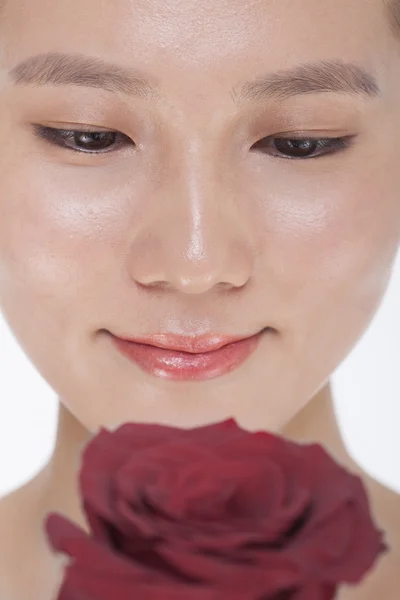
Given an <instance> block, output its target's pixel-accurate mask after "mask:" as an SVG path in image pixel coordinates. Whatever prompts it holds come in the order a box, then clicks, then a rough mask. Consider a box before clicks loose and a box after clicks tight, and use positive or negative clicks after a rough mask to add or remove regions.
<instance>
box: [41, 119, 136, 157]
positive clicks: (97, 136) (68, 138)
mask: <svg viewBox="0 0 400 600" xmlns="http://www.w3.org/2000/svg"><path fill="white" fill-rule="evenodd" d="M34 133H35V135H36V136H37V137H39V138H41V139H44V140H45V141H47V142H49V143H51V144H54V145H56V146H60V147H61V148H66V149H67V150H72V151H73V152H84V153H86V154H104V153H107V152H115V151H116V150H119V149H120V148H121V146H124V145H125V144H134V142H133V141H132V140H131V139H130V138H129V137H128V136H127V135H125V134H123V133H120V132H119V131H108V130H97V131H84V130H82V129H81V130H79V129H57V128H54V127H45V126H44V125H34Z"/></svg>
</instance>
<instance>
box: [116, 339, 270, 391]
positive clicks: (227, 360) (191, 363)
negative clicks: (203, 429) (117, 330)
mask: <svg viewBox="0 0 400 600" xmlns="http://www.w3.org/2000/svg"><path fill="white" fill-rule="evenodd" d="M264 332H265V330H263V331H262V332H260V333H258V334H256V335H254V336H252V337H249V338H246V339H244V340H240V341H238V342H233V343H231V344H227V345H226V346H223V347H222V348H219V349H218V350H213V351H211V352H204V353H200V354H190V353H188V352H178V351H176V350H166V349H164V348H158V347H156V346H151V345H147V344H139V343H135V342H127V341H126V340H122V339H120V338H117V337H115V336H112V338H113V341H114V343H115V345H116V347H117V348H118V350H119V351H120V352H121V353H122V354H123V355H124V356H126V357H127V358H129V359H130V360H132V361H133V362H135V363H136V364H137V365H138V366H139V367H140V368H141V369H143V371H146V372H147V373H150V374H151V375H154V376H156V377H161V378H163V379H170V380H173V381H193V380H204V379H213V378H214V377H220V376H221V375H224V374H226V373H229V372H230V371H233V370H234V369H236V368H238V367H239V366H240V365H241V364H243V363H244V362H245V361H246V360H247V359H248V358H249V357H250V356H251V355H252V354H253V353H254V352H255V350H256V349H257V347H258V345H259V343H260V340H261V337H262V335H263V333H264Z"/></svg>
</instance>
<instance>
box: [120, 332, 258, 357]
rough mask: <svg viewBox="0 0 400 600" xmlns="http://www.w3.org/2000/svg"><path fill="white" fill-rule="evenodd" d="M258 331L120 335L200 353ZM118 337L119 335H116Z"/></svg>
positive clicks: (123, 338)
mask: <svg viewBox="0 0 400 600" xmlns="http://www.w3.org/2000/svg"><path fill="white" fill-rule="evenodd" d="M258 333H260V332H257V333H255V334H250V335H240V336H228V335H221V334H217V333H215V334H205V335H200V336H184V335H176V334H171V333H166V334H163V333H157V334H154V335H150V336H146V337H136V338H125V337H120V339H121V340H124V341H126V342H134V343H136V344H148V345H151V346H156V347H158V348H165V349H166V350H176V351H180V352H189V353H191V354H200V353H203V352H212V351H213V350H218V349H219V348H222V347H223V346H226V345H227V344H232V343H233V342H239V341H241V340H244V339H247V338H249V337H253V336H254V335H257V334H258ZM118 337H119V336H118Z"/></svg>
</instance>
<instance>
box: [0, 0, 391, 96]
mask: <svg viewBox="0 0 400 600" xmlns="http://www.w3.org/2000/svg"><path fill="white" fill-rule="evenodd" d="M1 21H2V22H1V27H2V37H3V38H4V39H5V43H4V44H3V48H2V51H3V58H4V59H5V61H6V63H8V65H7V66H9V67H12V66H13V65H14V64H16V63H17V62H19V61H22V60H24V59H26V58H28V57H29V56H31V55H35V54H40V53H46V52H49V51H50V52H66V53H70V52H79V53H82V54H88V55H91V56H98V57H100V58H106V59H108V60H110V61H113V62H116V63H119V64H121V65H122V66H134V67H137V68H139V69H141V70H142V71H143V72H147V73H149V74H153V75H154V77H155V78H157V80H158V81H163V80H164V79H166V78H168V80H169V84H170V85H171V82H173V81H174V80H175V79H180V80H182V77H184V78H185V80H186V81H187V82H188V85H189V84H190V81H191V80H192V77H195V78H198V77H201V76H202V75H204V77H205V78H206V79H207V81H209V80H210V75H215V76H217V77H218V79H219V82H220V83H224V80H225V79H226V80H229V83H231V82H232V81H234V80H235V79H238V78H239V80H240V78H242V77H243V75H244V74H246V79H251V78H252V77H257V75H258V74H259V73H265V71H266V69H267V70H268V69H271V70H276V69H277V68H279V69H281V68H289V67H291V66H293V65H295V64H296V63H299V62H313V61H315V60H332V59H343V60H349V61H353V62H354V61H356V62H359V63H360V64H363V65H364V66H365V67H371V68H372V69H373V70H374V67H375V65H376V63H377V62H379V60H381V55H380V50H382V51H384V50H385V49H386V48H387V40H388V38H389V35H390V34H389V28H388V24H387V17H386V15H385V11H384V10H383V5H382V0H351V2H349V0H301V1H296V0H202V1H201V2H198V0H167V1H165V0H118V1H117V2H108V1H101V0H57V2H54V0H18V2H17V1H15V0H7V3H6V6H5V9H4V12H3V13H2V19H1Z"/></svg>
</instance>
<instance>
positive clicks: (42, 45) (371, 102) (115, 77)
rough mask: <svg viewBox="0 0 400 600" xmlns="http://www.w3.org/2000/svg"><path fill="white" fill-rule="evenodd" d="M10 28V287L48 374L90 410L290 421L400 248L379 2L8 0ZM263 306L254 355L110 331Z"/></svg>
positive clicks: (341, 350)
mask: <svg viewBox="0 0 400 600" xmlns="http://www.w3.org/2000/svg"><path fill="white" fill-rule="evenodd" d="M1 44H2V57H1V68H2V70H1V90H0V134H1V141H2V149H3V150H2V152H1V156H0V211H1V220H0V306H1V309H2V311H3V314H4V316H5V318H6V320H7V321H8V323H9V325H10V327H11V328H12V330H13V332H14V334H15V336H16V338H17V339H18V341H19V342H20V344H21V346H22V348H23V349H24V351H25V352H26V353H27V355H28V356H29V357H30V359H31V360H32V361H33V363H34V364H35V366H36V367H37V369H38V370H39V372H40V373H41V374H42V375H43V376H44V378H45V379H46V380H47V381H48V382H49V384H50V385H51V386H52V387H53V388H54V390H55V391H56V392H57V394H58V395H59V396H60V398H61V399H62V401H63V403H64V404H65V406H66V407H67V408H68V409H69V410H70V411H71V412H72V413H73V414H74V415H75V416H76V417H77V418H78V419H79V420H80V421H81V422H82V423H83V424H84V425H85V426H86V427H87V428H88V429H89V430H91V431H95V430H97V428H98V427H99V426H100V425H105V426H108V427H115V426H117V425H118V424H120V423H122V422H124V421H129V420H134V421H157V422H160V423H168V424H176V425H179V426H183V427H185V426H194V425H197V424H203V423H204V424H205V423H208V422H212V421H216V420H220V419H223V418H226V417H229V416H234V417H235V418H236V419H237V420H238V421H239V422H241V423H242V424H243V425H244V426H246V427H248V428H249V429H256V428H261V427H263V428H264V427H265V428H269V429H271V430H274V429H275V430H276V429H278V428H279V427H281V426H282V425H283V424H284V423H286V422H287V421H288V420H289V419H290V418H291V417H293V416H294V415H295V414H296V413H297V412H298V411H299V410H300V409H301V408H302V407H303V406H304V405H305V404H306V403H307V402H308V401H309V400H310V399H311V398H312V397H313V395H315V393H316V392H317V391H318V390H319V389H321V387H322V386H323V385H324V384H325V383H326V382H327V381H328V379H329V376H330V375H331V374H332V372H333V371H334V370H335V368H336V367H337V366H338V365H339V364H340V362H341V361H342V360H343V359H344V358H345V357H346V355H347V354H348V353H349V352H350V350H351V349H352V347H353V346H354V345H355V343H356V342H357V340H358V339H359V338H360V336H361V334H362V333H363V332H364V330H365V329H366V328H367V326H368V325H369V323H370V321H371V319H372V317H373V315H374V314H375V312H376V310H377V308H378V306H379V304H380V301H381V299H382V297H383V294H384V292H385V290H386V288H387V285H388V282H389V280H390V275H391V267H392V266H393V262H394V259H395V257H396V252H397V249H398V247H399V240H400V136H399V128H400V108H399V106H400V79H399V77H398V71H399V65H400V63H399V61H400V54H399V52H398V42H397V40H395V38H394V36H393V34H392V33H391V32H390V29H389V25H388V21H387V16H386V14H385V11H384V8H383V5H382V2H381V1H380V0H352V2H349V0H302V1H301V2H293V1H292V0H279V1H274V0H203V1H202V2H197V1H195V0H184V2H181V1H179V0H169V2H166V1H165V0H118V2H99V0H79V1H78V0H57V2H54V0H21V1H19V2H14V1H13V0H7V2H6V5H5V8H4V9H3V12H2V13H1ZM47 53H63V54H65V55H66V56H64V57H61V56H60V55H58V56H56V57H54V55H53V56H52V57H50V58H49V57H47V58H46V59H45V57H44V56H43V55H44V54H47ZM78 54H79V56H78ZM38 56H39V58H37V57H38ZM89 61H90V63H89ZM103 61H106V62H105V63H104V62H103ZM21 63H23V64H21ZM138 78H140V81H139V79H138ZM142 78H145V79H146V80H147V83H146V84H144V83H143V81H142ZM73 80H74V81H73ZM50 127H52V128H58V129H64V130H68V131H70V130H80V131H81V132H80V133H79V132H78V133H77V134H76V135H75V136H74V135H73V134H70V135H68V134H64V135H62V134H58V137H57V138H54V137H52V135H51V134H52V133H53V134H54V132H52V130H49V129H46V128H50ZM83 132H89V133H86V134H85V133H83ZM94 132H100V133H97V135H96V133H94ZM106 132H119V133H118V134H117V135H113V133H106ZM276 138H279V139H276ZM282 138H283V139H282ZM298 138H302V139H303V141H301V140H299V139H298ZM310 138H316V139H317V142H313V141H312V139H310ZM338 138H340V139H338ZM296 140H297V141H296ZM57 144H58V145H57ZM62 144H64V147H63V146H62ZM266 327H271V328H273V329H274V330H275V331H274V332H269V333H265V334H264V335H263V337H262V339H261V342H260V344H259V346H258V348H257V350H256V351H255V353H254V354H253V355H252V356H251V357H250V358H249V359H248V360H247V361H246V362H245V363H243V364H242V365H241V366H240V367H238V368H236V369H234V370H232V371H230V372H228V373H225V374H223V375H221V376H218V377H212V378H206V379H194V380H182V381H174V380H171V379H169V378H167V377H165V376H156V375H154V374H151V373H148V372H147V371H144V370H142V368H140V367H139V366H138V365H137V364H136V363H133V362H131V361H130V360H129V359H127V358H126V357H125V356H123V355H122V354H120V353H119V351H117V350H116V348H115V345H114V343H113V341H112V337H111V335H110V334H114V335H119V336H122V337H125V338H135V337H142V336H147V335H150V334H155V333H175V334H184V335H191V334H195V335H200V334H206V333H222V334H228V335H236V336H246V335H247V336H248V335H251V334H253V333H256V332H258V331H261V330H263V329H264V328H266ZM160 375H162V374H160Z"/></svg>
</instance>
